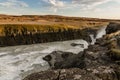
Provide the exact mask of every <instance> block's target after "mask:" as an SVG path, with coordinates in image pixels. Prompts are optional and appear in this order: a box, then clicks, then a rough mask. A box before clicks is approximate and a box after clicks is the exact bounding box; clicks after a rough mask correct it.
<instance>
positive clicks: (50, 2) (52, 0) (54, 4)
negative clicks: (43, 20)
mask: <svg viewBox="0 0 120 80" xmlns="http://www.w3.org/2000/svg"><path fill="white" fill-rule="evenodd" d="M42 1H43V2H45V4H47V5H46V6H48V7H49V8H50V9H52V10H53V11H54V12H57V10H58V9H60V8H63V7H64V2H63V1H61V0H42Z"/></svg>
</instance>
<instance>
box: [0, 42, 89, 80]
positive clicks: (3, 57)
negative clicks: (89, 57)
mask: <svg viewBox="0 0 120 80" xmlns="http://www.w3.org/2000/svg"><path fill="white" fill-rule="evenodd" d="M71 43H82V44H84V45H85V46H84V47H85V48H87V46H88V43H87V42H86V41H83V40H71V41H63V42H51V43H43V44H35V45H24V46H14V47H4V48H0V80H21V79H22V78H23V77H24V76H26V75H28V74H30V73H32V72H37V71H41V70H46V69H48V68H49V65H48V64H47V62H45V61H43V60H42V57H43V56H45V55H47V54H49V53H50V52H52V51H55V50H61V51H68V52H73V53H78V52H79V51H82V50H84V48H81V47H80V46H76V47H72V46H71Z"/></svg>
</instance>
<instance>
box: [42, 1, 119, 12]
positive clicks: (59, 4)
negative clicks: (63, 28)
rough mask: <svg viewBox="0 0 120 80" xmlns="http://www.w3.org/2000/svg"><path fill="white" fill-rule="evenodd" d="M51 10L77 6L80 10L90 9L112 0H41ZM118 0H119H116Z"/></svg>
mask: <svg viewBox="0 0 120 80" xmlns="http://www.w3.org/2000/svg"><path fill="white" fill-rule="evenodd" d="M42 1H44V2H45V3H47V4H48V6H49V8H52V9H53V10H56V11H57V9H66V8H73V7H79V8H80V9H81V10H90V9H94V8H96V6H98V5H100V4H103V3H107V2H109V1H113V0H42ZM116 1H119V0H116Z"/></svg>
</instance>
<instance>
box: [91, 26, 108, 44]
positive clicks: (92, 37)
mask: <svg viewBox="0 0 120 80" xmlns="http://www.w3.org/2000/svg"><path fill="white" fill-rule="evenodd" d="M105 29H106V26H104V27H102V28H100V29H99V30H98V31H97V34H96V37H94V34H90V38H91V39H92V42H91V44H92V45H93V44H94V43H95V42H96V39H99V38H101V37H103V35H105V34H106V31H105Z"/></svg>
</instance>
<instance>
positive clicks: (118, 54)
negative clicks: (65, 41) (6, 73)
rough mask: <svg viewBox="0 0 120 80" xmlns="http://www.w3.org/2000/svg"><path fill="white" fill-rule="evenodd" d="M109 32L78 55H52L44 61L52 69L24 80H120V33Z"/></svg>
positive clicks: (60, 53) (58, 52)
mask: <svg viewBox="0 0 120 80" xmlns="http://www.w3.org/2000/svg"><path fill="white" fill-rule="evenodd" d="M110 24H111V23H110ZM110 24H109V25H110ZM108 27H109V26H108ZM113 27H114V26H113ZM108 33H109V34H107V35H105V36H104V37H103V38H100V39H98V40H97V41H96V43H95V44H94V45H89V46H88V49H85V50H84V51H83V52H79V53H78V54H73V53H69V52H62V51H54V52H52V53H50V54H49V55H47V56H45V57H44V58H43V59H44V60H45V61H47V62H48V63H49V64H50V66H51V69H50V70H47V71H43V72H38V73H33V74H31V75H29V76H27V77H26V78H24V79H23V80H120V41H119V40H120V32H119V30H117V31H115V32H111V29H110V30H108Z"/></svg>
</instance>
